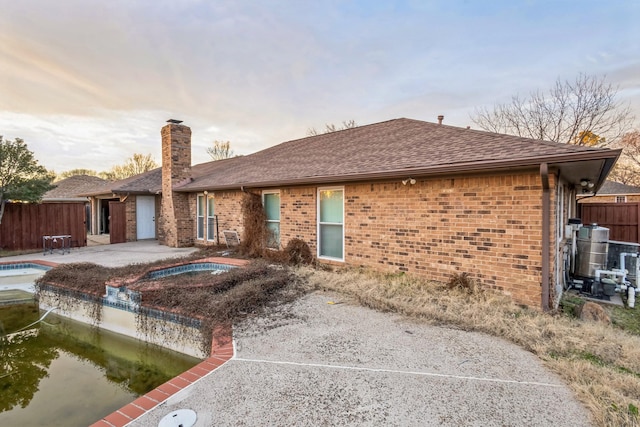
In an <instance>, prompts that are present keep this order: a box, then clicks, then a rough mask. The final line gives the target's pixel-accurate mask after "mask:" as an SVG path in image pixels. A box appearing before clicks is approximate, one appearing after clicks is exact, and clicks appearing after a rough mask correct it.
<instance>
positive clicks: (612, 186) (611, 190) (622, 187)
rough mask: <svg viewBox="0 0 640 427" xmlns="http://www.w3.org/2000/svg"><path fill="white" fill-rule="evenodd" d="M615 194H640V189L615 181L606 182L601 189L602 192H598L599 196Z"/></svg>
mask: <svg viewBox="0 0 640 427" xmlns="http://www.w3.org/2000/svg"><path fill="white" fill-rule="evenodd" d="M613 194H640V187H634V186H632V185H626V184H622V183H620V182H615V181H605V183H604V185H603V186H602V187H600V191H598V196H604V195H613Z"/></svg>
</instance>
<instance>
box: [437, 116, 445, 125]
mask: <svg viewBox="0 0 640 427" xmlns="http://www.w3.org/2000/svg"><path fill="white" fill-rule="evenodd" d="M443 120H444V116H443V115H442V114H441V115H439V116H438V124H439V125H441V124H442V121H443Z"/></svg>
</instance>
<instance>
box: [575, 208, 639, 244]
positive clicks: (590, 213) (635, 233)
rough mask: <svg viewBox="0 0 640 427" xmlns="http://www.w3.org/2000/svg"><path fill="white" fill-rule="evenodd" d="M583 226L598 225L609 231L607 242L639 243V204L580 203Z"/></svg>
mask: <svg viewBox="0 0 640 427" xmlns="http://www.w3.org/2000/svg"><path fill="white" fill-rule="evenodd" d="M580 211H581V216H580V218H581V219H582V223H583V224H598V225H599V226H601V227H606V228H608V229H609V240H617V241H619V242H633V243H640V221H638V219H639V218H640V215H639V214H640V202H635V203H581V204H580Z"/></svg>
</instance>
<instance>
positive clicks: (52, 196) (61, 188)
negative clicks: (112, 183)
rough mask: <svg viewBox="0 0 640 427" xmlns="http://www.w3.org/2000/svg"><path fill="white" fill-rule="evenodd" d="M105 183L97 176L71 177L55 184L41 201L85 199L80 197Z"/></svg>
mask: <svg viewBox="0 0 640 427" xmlns="http://www.w3.org/2000/svg"><path fill="white" fill-rule="evenodd" d="M106 182H107V181H105V180H104V179H102V178H99V177H97V176H90V175H73V176H70V177H69V178H65V179H62V180H60V181H58V182H55V183H54V184H53V185H55V186H56V187H55V188H53V189H51V190H49V191H47V192H46V193H45V194H44V196H42V200H43V201H53V200H70V199H85V200H86V198H83V197H82V195H83V194H84V193H86V192H89V191H93V190H95V189H97V188H100V187H101V186H103V185H104V184H105V183H106Z"/></svg>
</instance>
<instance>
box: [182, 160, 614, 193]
mask: <svg viewBox="0 0 640 427" xmlns="http://www.w3.org/2000/svg"><path fill="white" fill-rule="evenodd" d="M621 152H622V150H610V151H607V152H603V151H584V152H579V153H571V154H563V155H553V156H541V157H535V158H527V159H516V160H509V161H498V162H496V161H494V160H488V161H483V162H472V163H458V164H454V165H442V166H434V167H428V168H406V169H395V170H389V171H378V172H367V173H361V174H349V175H329V176H311V177H302V178H294V179H285V180H274V181H258V182H244V183H238V184H229V185H213V186H212V185H201V186H197V185H193V186H192V185H189V186H186V187H182V188H180V187H174V189H173V190H174V191H176V192H184V193H194V192H199V191H205V190H239V189H243V188H266V187H281V186H293V185H310V184H329V183H336V182H356V181H371V180H384V179H391V178H400V177H408V176H413V177H419V176H421V177H425V176H437V175H450V174H460V173H481V172H487V171H505V170H513V169H522V168H530V167H537V166H539V165H540V164H541V163H547V164H549V165H550V166H552V165H555V164H561V163H567V162H580V161H590V160H603V161H605V165H604V167H603V168H602V170H601V173H600V176H599V180H598V188H599V186H601V185H602V183H604V180H605V179H606V176H607V175H608V173H609V171H610V170H611V168H612V167H613V165H614V164H615V162H616V161H617V159H618V157H619V156H620V153H621ZM605 154H606V155H605Z"/></svg>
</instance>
